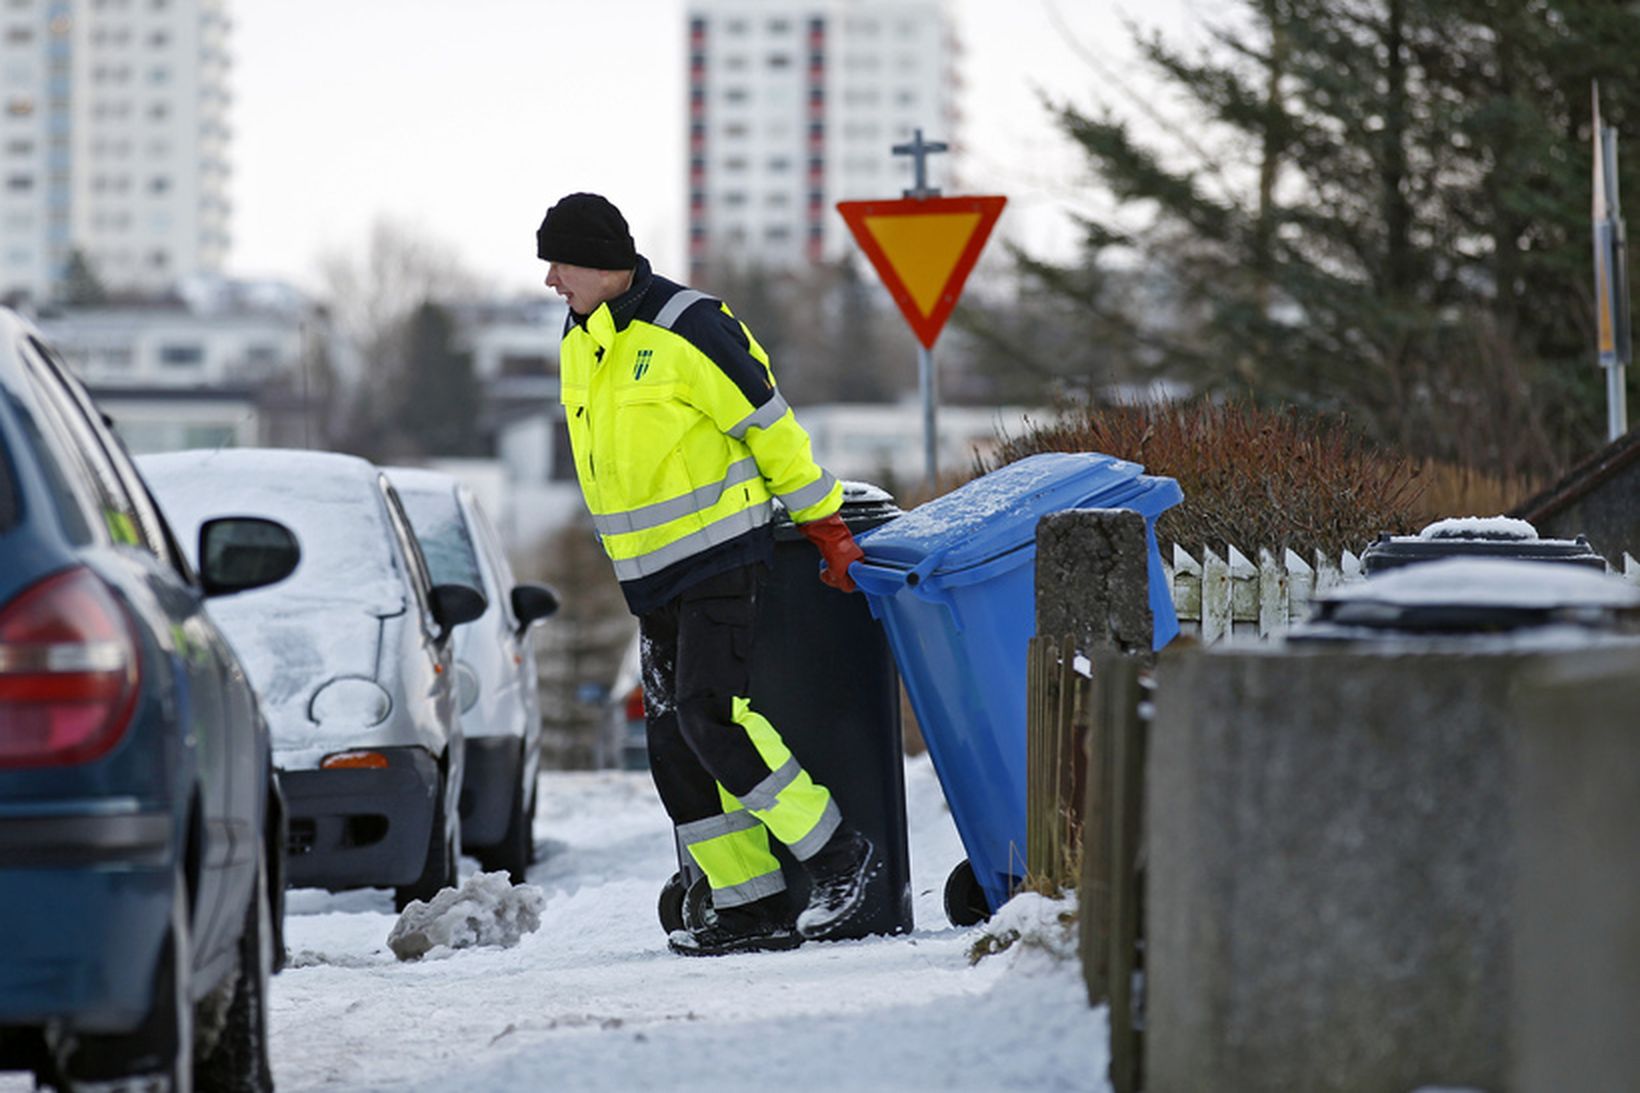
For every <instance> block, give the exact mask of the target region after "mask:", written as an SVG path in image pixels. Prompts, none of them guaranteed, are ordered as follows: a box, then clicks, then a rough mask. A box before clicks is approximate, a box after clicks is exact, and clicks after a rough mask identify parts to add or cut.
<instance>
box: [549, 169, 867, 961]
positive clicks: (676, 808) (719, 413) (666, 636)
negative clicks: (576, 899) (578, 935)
mask: <svg viewBox="0 0 1640 1093" xmlns="http://www.w3.org/2000/svg"><path fill="white" fill-rule="evenodd" d="M536 252H537V254H538V255H539V257H540V258H541V259H542V260H544V261H546V262H547V263H548V268H547V279H546V283H547V287H548V288H551V289H553V290H554V291H555V292H557V293H558V294H559V295H560V296H562V297H564V299H565V301H566V302H567V303H568V304H569V311H570V314H569V319H568V321H567V322H566V323H565V326H564V339H563V344H562V347H561V350H560V355H559V373H560V377H561V390H562V398H563V403H564V417H565V420H566V422H567V424H568V427H569V437H570V447H571V449H572V450H573V452H574V455H575V472H576V475H577V477H578V478H579V479H580V483H581V491H582V494H583V495H584V496H585V498H586V503H587V508H588V509H589V510H591V513H592V521H593V526H594V528H595V530H596V531H597V533H598V537H599V539H600V541H601V542H602V543H603V546H604V549H605V550H606V551H607V552H608V554H609V557H610V560H611V561H612V562H613V563H614V566H615V575H616V576H617V577H618V578H619V579H620V582H621V591H622V592H623V593H624V594H625V596H626V602H627V606H628V607H629V608H630V609H631V611H632V613H633V614H635V615H637V616H638V620H639V626H640V628H641V630H642V634H643V642H642V648H643V685H644V708H645V711H646V717H647V721H648V736H649V767H650V771H651V773H652V774H653V775H654V779H655V787H656V789H657V790H658V791H659V793H660V797H661V800H662V802H663V803H664V804H665V806H666V810H667V813H668V814H669V815H670V816H671V818H672V822H673V824H674V825H676V828H677V838H678V841H679V843H680V845H682V846H683V847H684V848H685V849H686V850H687V851H688V852H689V854H690V855H691V856H692V857H693V859H694V861H695V862H696V864H698V865H699V866H700V868H701V870H702V872H704V873H705V875H706V878H707V880H708V882H709V883H710V885H711V891H712V906H713V909H714V911H715V921H712V922H710V923H708V924H707V925H704V926H700V927H697V928H695V929H693V930H679V931H674V932H673V934H672V935H671V937H670V938H669V939H668V941H667V944H668V945H669V947H670V948H671V949H672V950H673V951H674V952H678V953H681V954H684V955H688V956H716V955H720V954H723V953H732V952H744V951H749V950H760V949H790V948H794V947H795V946H797V945H798V944H800V943H801V942H802V941H803V939H804V938H811V939H817V938H824V937H828V936H831V935H833V934H835V933H836V932H837V931H838V929H839V928H840V927H842V925H843V924H844V923H845V922H847V921H848V920H849V919H850V918H851V917H852V916H854V915H855V914H856V913H857V912H858V911H859V908H860V904H861V902H862V901H863V899H864V896H865V890H866V884H867V882H868V880H869V879H870V877H871V875H872V873H873V872H874V871H875V869H876V865H877V861H876V851H875V848H874V847H873V846H872V845H871V843H870V841H869V840H868V839H866V838H865V836H863V835H861V834H860V833H859V832H858V831H856V830H854V829H853V828H852V827H850V826H849V825H847V824H845V823H844V822H843V817H842V815H841V813H840V812H839V810H838V807H837V802H836V801H834V800H833V799H832V797H831V794H830V793H829V792H828V791H827V790H826V788H825V787H824V786H821V785H818V784H816V783H815V782H814V781H813V780H812V779H811V778H810V777H809V775H808V774H807V773H806V772H805V771H804V770H803V767H802V765H801V764H800V763H799V762H798V760H797V759H796V758H795V757H794V756H793V755H792V753H791V751H790V750H789V749H788V748H787V747H786V745H785V744H784V743H783V742H782V741H781V739H780V735H779V733H777V732H776V731H775V729H774V727H773V726H772V725H770V724H769V722H768V721H767V720H766V719H765V718H763V717H762V716H760V715H759V714H758V713H757V712H756V711H755V710H753V709H752V708H751V705H750V703H749V702H748V700H747V695H748V694H750V691H751V685H750V684H751V673H750V657H751V641H752V614H753V603H754V597H755V594H756V589H757V583H758V574H759V570H760V569H761V568H763V567H766V566H767V565H769V564H770V563H771V561H772V560H773V554H774V539H773V534H772V532H771V529H770V519H771V516H772V506H771V499H772V498H778V499H779V500H780V502H781V503H782V504H783V505H784V506H785V508H786V510H787V512H789V513H790V514H791V517H792V519H793V521H794V522H795V523H796V524H797V526H798V528H799V529H800V530H801V531H802V532H803V533H804V534H805V535H806V536H807V537H808V538H809V539H810V540H811V541H813V542H814V544H815V545H816V546H817V547H818V548H819V550H820V554H821V557H822V558H823V560H824V562H825V568H824V569H823V570H822V571H821V573H820V579H821V580H823V581H825V582H826V583H827V584H829V585H832V586H833V587H835V588H838V589H840V590H841V591H844V592H851V591H853V590H854V583H853V581H852V580H851V579H850V578H849V575H848V567H849V564H850V563H852V562H854V561H856V560H857V559H859V558H861V557H862V556H863V552H862V551H861V550H860V548H859V547H858V546H857V545H856V544H855V542H854V537H853V536H852V535H851V534H850V533H849V530H848V527H847V526H846V525H845V524H844V523H843V520H842V518H841V516H839V515H838V509H839V508H840V507H841V506H842V503H843V489H842V485H841V484H840V483H839V482H838V481H837V480H836V479H835V478H833V477H832V476H831V475H830V474H829V473H827V472H826V471H825V470H823V469H822V468H820V467H819V466H818V465H817V464H816V463H815V462H814V459H813V457H812V456H811V454H810V450H809V437H808V434H807V433H805V432H804V431H803V428H802V426H800V425H798V423H797V419H796V418H795V417H794V416H793V415H792V411H791V408H790V407H789V406H787V405H786V401H785V399H783V398H781V397H780V392H779V391H778V390H777V389H776V387H775V383H774V376H773V374H772V373H771V371H770V369H769V358H768V354H766V353H765V352H764V351H763V347H762V346H760V345H758V343H757V340H756V339H755V338H753V337H752V334H751V331H749V330H748V329H747V328H746V325H745V324H744V323H742V322H740V321H739V320H738V319H736V318H735V317H734V316H733V314H732V313H731V312H730V311H729V308H728V307H727V305H725V304H723V303H722V302H721V301H719V300H716V299H713V298H712V297H710V296H707V295H706V294H704V293H701V292H696V291H694V290H692V289H688V288H685V287H683V286H682V285H679V284H676V283H674V282H672V281H669V280H667V279H666V278H664V277H660V276H657V275H656V274H655V273H654V272H653V271H652V270H651V269H650V268H649V262H648V261H647V260H646V259H644V258H643V257H641V256H640V255H638V253H637V251H636V248H635V247H634V245H633V241H632V235H631V232H630V230H629V229H628V228H627V223H626V220H625V218H624V217H622V215H621V213H620V211H619V210H617V209H616V208H615V206H614V205H612V204H610V202H609V201H607V200H606V199H605V198H603V197H600V196H598V195H596V194H584V193H577V194H570V195H569V196H567V197H565V198H563V199H562V200H561V201H559V202H558V203H556V204H555V205H553V206H552V207H551V208H550V209H548V210H547V215H546V218H545V219H544V220H543V221H542V222H541V227H540V229H539V230H538V231H537V233H536ZM791 625H793V626H800V625H802V620H800V619H793V620H791ZM771 832H772V833H773V834H774V836H775V838H777V839H779V840H780V841H781V842H782V843H784V844H785V845H786V846H787V847H789V848H790V850H791V853H792V856H793V857H795V858H796V859H797V860H798V861H799V862H802V863H803V866H804V868H805V869H806V870H807V872H808V873H809V876H810V879H811V880H812V882H813V888H812V891H813V894H812V896H811V898H810V901H809V904H808V906H807V907H806V908H805V909H804V910H803V911H802V913H801V914H799V915H798V916H797V918H796V921H795V923H794V922H793V921H792V917H791V908H790V906H789V904H788V902H787V898H786V894H785V889H786V882H785V878H784V876H783V875H782V873H781V869H780V863H779V861H778V860H777V859H776V858H775V857H774V856H773V854H771V853H770V851H769V834H770V833H771Z"/></svg>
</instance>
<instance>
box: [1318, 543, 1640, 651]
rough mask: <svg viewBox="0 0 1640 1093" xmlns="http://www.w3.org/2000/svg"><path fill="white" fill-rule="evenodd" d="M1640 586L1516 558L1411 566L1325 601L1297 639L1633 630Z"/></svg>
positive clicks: (1638, 621) (1639, 621)
mask: <svg viewBox="0 0 1640 1093" xmlns="http://www.w3.org/2000/svg"><path fill="white" fill-rule="evenodd" d="M1637 625H1640V588H1635V587H1634V586H1632V585H1630V584H1628V583H1627V582H1625V581H1623V580H1621V579H1620V578H1617V577H1611V576H1607V575H1606V574H1604V573H1598V572H1593V571H1591V570H1589V569H1586V568H1583V567H1581V566H1567V565H1552V564H1545V563H1544V562H1542V561H1530V560H1522V559H1513V558H1481V557H1473V556H1469V557H1451V558H1445V559H1442V560H1439V561H1428V562H1423V563H1421V564H1419V565H1411V566H1404V567H1401V568H1398V569H1395V570H1392V571H1389V572H1387V573H1384V574H1382V575H1379V576H1372V577H1368V578H1367V579H1366V580H1364V581H1361V582H1360V583H1357V584H1349V585H1341V586H1337V587H1335V588H1332V589H1329V590H1328V591H1327V592H1326V593H1325V594H1324V595H1322V596H1319V597H1317V599H1316V601H1315V609H1314V613H1313V614H1312V615H1311V617H1310V619H1309V620H1308V621H1307V622H1305V623H1304V624H1302V625H1301V626H1298V627H1296V628H1294V630H1293V631H1292V632H1291V634H1290V635H1289V637H1290V638H1291V639H1293V640H1298V641H1306V640H1312V639H1319V640H1328V639H1339V638H1343V639H1351V638H1357V637H1362V636H1365V635H1366V634H1368V633H1371V632H1374V631H1376V632H1380V633H1385V634H1389V633H1397V632H1399V633H1408V634H1411V633H1423V634H1431V635H1438V634H1448V635H1482V634H1489V633H1490V634H1497V633H1503V632H1509V631H1521V632H1524V631H1534V632H1539V633H1547V632H1548V631H1547V630H1546V629H1544V628H1547V627H1553V626H1571V627H1575V628H1577V629H1579V630H1584V631H1602V632H1611V633H1622V632H1632V631H1633V630H1635V629H1636V627H1637Z"/></svg>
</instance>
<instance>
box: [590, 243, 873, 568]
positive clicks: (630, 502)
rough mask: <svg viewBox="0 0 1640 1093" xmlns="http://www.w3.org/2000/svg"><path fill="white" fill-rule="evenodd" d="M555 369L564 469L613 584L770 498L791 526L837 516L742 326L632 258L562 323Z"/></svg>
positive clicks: (687, 549)
mask: <svg viewBox="0 0 1640 1093" xmlns="http://www.w3.org/2000/svg"><path fill="white" fill-rule="evenodd" d="M559 371H560V381H561V395H562V399H563V403H564V416H565V420H566V422H567V423H568V426H569V438H570V447H571V448H572V450H573V451H574V454H575V473H576V476H577V477H578V478H579V479H580V483H581V492H582V494H583V495H584V496H585V498H586V502H587V507H588V509H589V510H591V512H592V518H593V524H594V526H595V527H596V529H597V532H598V536H599V538H600V540H601V541H602V542H603V545H604V549H605V551H607V552H608V554H609V557H610V559H611V560H612V561H613V562H614V563H615V575H616V576H617V577H618V578H619V579H620V580H622V581H634V580H639V579H642V578H644V577H648V576H650V575H652V574H655V573H658V572H660V571H661V570H663V569H666V568H667V567H668V566H671V565H673V564H675V563H678V562H680V561H685V560H687V559H689V558H691V557H694V556H695V555H698V554H700V553H702V552H703V551H707V550H710V549H712V548H714V547H717V546H719V545H721V544H724V543H727V542H730V541H732V540H734V539H736V538H737V537H739V536H743V535H747V534H749V533H751V532H753V531H755V530H756V529H757V528H760V527H762V526H763V525H765V524H767V523H768V522H769V520H770V516H771V508H770V504H769V499H770V497H771V495H772V496H774V497H778V498H780V500H781V502H782V503H783V504H784V505H785V506H786V508H787V509H788V510H789V511H790V513H791V515H792V518H793V519H794V520H796V521H797V522H798V523H806V522H808V521H810V520H818V519H821V518H823V517H826V516H829V515H831V514H832V513H834V512H836V511H837V510H838V509H839V508H841V507H842V499H843V490H842V485H841V483H839V482H838V481H837V480H836V479H835V478H834V477H833V476H832V475H830V474H829V473H827V472H826V471H824V470H822V469H821V468H820V467H819V466H818V465H817V464H816V463H815V462H814V459H813V456H812V455H811V454H810V448H809V437H808V434H807V433H806V432H804V431H803V428H802V426H800V425H799V424H798V423H797V419H796V417H794V416H793V414H792V412H791V408H790V407H789V406H787V405H786V401H785V400H784V399H783V398H781V397H780V393H779V391H777V390H776V388H775V384H774V376H773V374H772V372H771V371H770V369H769V358H768V354H766V353H765V352H764V350H763V347H762V346H760V345H758V343H757V341H756V339H755V338H753V337H752V335H751V332H750V331H749V330H747V329H746V326H745V324H744V323H741V322H740V321H739V320H737V319H735V318H734V316H733V314H732V313H731V312H730V311H729V308H728V307H727V306H726V305H724V304H722V303H720V302H719V301H717V300H714V299H712V298H711V297H709V296H706V295H705V294H704V293H699V292H695V291H694V290H692V289H686V288H684V287H683V286H681V285H678V284H676V283H674V282H672V281H668V280H666V279H665V278H663V277H657V276H655V275H654V274H653V273H651V272H650V269H649V263H648V261H647V260H645V259H643V258H640V259H639V260H638V268H637V271H636V273H635V275H634V278H633V284H632V288H631V289H629V290H628V291H627V292H626V293H625V294H623V295H622V296H621V297H619V298H618V299H616V300H613V301H610V302H609V303H606V304H602V305H600V306H599V307H598V309H597V310H596V311H594V312H593V313H592V314H591V315H589V316H587V317H586V318H585V320H578V319H577V318H576V317H575V316H571V318H570V321H569V323H568V324H567V325H566V328H565V332H564V340H563V345H562V348H561V350H560V358H559Z"/></svg>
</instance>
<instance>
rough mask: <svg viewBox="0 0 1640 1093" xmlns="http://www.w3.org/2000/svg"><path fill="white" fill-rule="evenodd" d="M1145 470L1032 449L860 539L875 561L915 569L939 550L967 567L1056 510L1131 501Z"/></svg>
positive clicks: (1011, 543) (948, 564) (950, 563)
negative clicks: (1019, 457)
mask: <svg viewBox="0 0 1640 1093" xmlns="http://www.w3.org/2000/svg"><path fill="white" fill-rule="evenodd" d="M1143 472H1144V468H1143V467H1141V466H1140V465H1139V464H1137V463H1129V462H1127V461H1126V460H1123V459H1116V458H1114V457H1112V456H1108V455H1100V454H1099V453H1097V452H1044V453H1041V454H1039V455H1033V456H1027V457H1026V458H1024V459H1021V460H1020V461H1019V462H1017V463H1010V464H1008V465H1007V466H1006V467H1002V468H999V469H997V470H995V471H992V472H991V473H990V474H987V475H985V476H983V477H981V478H976V479H974V480H973V481H972V482H968V483H966V484H965V485H962V486H958V487H957V488H956V489H954V490H952V491H951V492H950V493H948V494H945V495H944V496H943V497H936V498H935V499H934V500H932V501H929V502H927V503H925V504H922V505H919V506H917V507H916V508H914V509H912V510H911V511H910V512H908V513H906V514H905V515H903V516H901V517H900V518H899V519H897V520H891V521H889V522H888V523H886V524H884V525H882V526H881V527H878V528H874V529H873V530H871V531H869V532H867V533H865V534H864V535H862V536H861V537H860V545H861V547H862V548H863V549H864V550H865V552H866V561H867V562H868V563H870V564H873V565H887V566H893V567H896V568H906V569H911V568H915V567H917V566H918V565H919V564H920V563H922V562H924V561H925V560H927V559H929V558H930V557H931V556H935V555H938V556H939V557H938V560H937V562H936V565H937V567H938V568H940V569H945V570H958V569H966V568H968V567H970V566H974V565H978V564H979V563H981V562H985V561H989V560H990V559H992V558H995V557H999V556H1000V555H1003V554H1006V553H1008V552H1009V551H1012V550H1017V549H1018V548H1019V547H1021V546H1024V545H1025V544H1027V543H1032V542H1035V540H1036V522H1037V520H1038V519H1040V518H1041V517H1043V516H1045V515H1047V514H1048V513H1050V512H1063V511H1064V510H1066V509H1074V508H1092V507H1099V506H1101V505H1113V506H1114V505H1120V504H1121V503H1122V502H1124V501H1127V500H1130V499H1131V498H1133V497H1134V496H1137V495H1138V494H1140V493H1142V492H1143V483H1141V482H1140V481H1139V479H1140V477H1141V475H1142V474H1143ZM1157 481H1159V480H1157Z"/></svg>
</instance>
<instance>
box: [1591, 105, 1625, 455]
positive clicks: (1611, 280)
mask: <svg viewBox="0 0 1640 1093" xmlns="http://www.w3.org/2000/svg"><path fill="white" fill-rule="evenodd" d="M1592 91H1593V96H1592V97H1593V100H1594V134H1593V143H1594V217H1593V219H1594V276H1595V295H1596V300H1595V308H1596V312H1595V320H1596V322H1595V327H1596V333H1597V337H1598V341H1599V359H1600V364H1601V366H1602V367H1604V368H1605V370H1606V439H1607V440H1616V439H1617V438H1618V437H1620V436H1622V435H1623V434H1624V433H1626V432H1628V430H1629V409H1628V391H1627V375H1626V372H1627V369H1626V368H1625V367H1624V366H1625V365H1626V364H1627V363H1628V360H1629V357H1630V355H1631V351H1632V346H1631V341H1630V330H1629V284H1628V255H1627V249H1628V247H1627V239H1626V238H1625V235H1626V233H1625V232H1624V229H1623V213H1622V203H1621V201H1620V199H1619V195H1618V188H1617V130H1616V129H1615V128H1613V127H1611V126H1606V125H1602V124H1601V123H1600V84H1599V83H1598V82H1595V83H1594V84H1593V87H1592Z"/></svg>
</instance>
